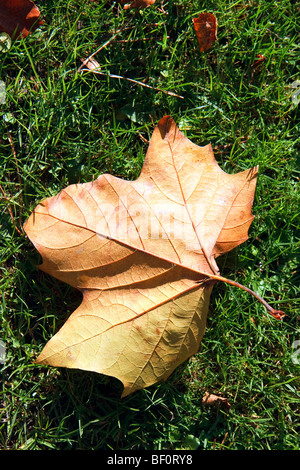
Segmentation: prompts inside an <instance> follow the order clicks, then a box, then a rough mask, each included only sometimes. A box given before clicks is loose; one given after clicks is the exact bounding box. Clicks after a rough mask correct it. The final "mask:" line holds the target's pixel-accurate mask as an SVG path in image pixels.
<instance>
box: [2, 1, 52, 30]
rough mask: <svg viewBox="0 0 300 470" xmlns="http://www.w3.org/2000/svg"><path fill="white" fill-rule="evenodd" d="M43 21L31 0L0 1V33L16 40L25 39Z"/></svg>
mask: <svg viewBox="0 0 300 470" xmlns="http://www.w3.org/2000/svg"><path fill="white" fill-rule="evenodd" d="M42 23H43V21H42V20H41V19H40V11H39V9H38V8H37V6H36V5H35V4H34V2H33V1H31V0H1V9H0V32H5V33H7V34H9V35H10V36H11V37H12V38H14V39H16V38H18V37H20V36H22V37H24V38H25V37H26V36H28V34H29V32H32V31H34V30H35V29H36V28H37V27H38V26H39V25H41V24H42Z"/></svg>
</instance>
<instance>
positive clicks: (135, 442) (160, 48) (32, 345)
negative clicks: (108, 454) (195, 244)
mask: <svg viewBox="0 0 300 470" xmlns="http://www.w3.org/2000/svg"><path fill="white" fill-rule="evenodd" d="M36 3H37V4H38V6H39V7H40V10H41V12H42V17H43V18H44V19H45V23H44V25H43V26H41V27H40V28H39V29H38V30H37V31H36V32H35V33H34V34H32V35H31V36H28V37H27V38H26V39H25V40H19V41H16V42H14V43H13V44H12V46H11V48H10V49H9V50H8V51H7V52H0V80H2V81H4V82H5V85H6V92H7V94H6V103H5V104H2V105H0V110H1V119H0V128H1V138H0V184H1V188H2V190H1V193H0V217H1V239H0V259H1V277H0V286H1V296H2V303H1V306H0V309H1V310H0V312H1V313H0V339H1V340H2V341H4V342H5V344H6V361H5V363H4V364H0V373H1V391H0V447H1V448H3V449H47V448H49V449H152V450H157V449H184V448H199V449H219V448H224V449H234V450H238V449H299V437H298V435H299V401H300V395H299V377H300V372H299V371H300V369H299V364H297V361H296V360H295V358H296V359H297V357H296V356H295V354H294V356H293V353H295V349H293V343H294V341H296V340H300V331H299V313H298V312H299V300H298V301H297V298H298V297H299V274H298V266H299V258H298V255H299V189H298V188H299V167H298V166H297V161H296V159H297V147H298V146H299V130H300V126H299V118H298V116H299V109H298V108H299V107H297V106H296V105H294V104H293V103H292V101H291V95H292V92H293V91H294V90H293V89H292V88H291V85H292V83H293V82H294V81H295V80H296V79H299V71H298V69H297V59H298V56H299V46H297V40H298V39H297V34H298V23H297V17H296V6H295V5H294V4H293V2H290V1H282V2H273V1H272V2H269V1H262V2H256V3H254V2H243V1H239V2H236V1H235V2H232V1H229V2H228V1H226V2H225V1H214V2H210V1H201V2H199V1H188V0H182V1H169V2H167V1H166V2H164V4H163V7H162V5H161V2H160V1H157V4H158V5H157V7H156V5H155V7H152V8H149V9H147V10H144V11H142V12H140V13H136V12H126V13H125V12H124V11H122V10H121V9H119V8H118V6H117V4H116V3H114V2H92V1H91V2H89V1H75V0H67V1H65V0H64V1H62V0H56V1H44V0H40V1H38V0H37V1H36ZM201 11H211V12H214V13H215V15H216V16H217V18H218V23H219V29H218V41H217V42H216V43H215V44H214V45H213V46H212V47H211V49H210V50H209V51H208V52H206V53H201V54H200V53H199V52H198V49H197V40H196V37H195V34H194V31H193V27H192V17H193V16H196V15H197V14H198V13H199V12H201ZM118 30H120V32H119V33H118V35H117V36H116V38H115V39H114V40H112V41H111V42H109V44H108V45H107V46H105V47H104V48H103V49H102V50H101V51H100V52H99V54H97V55H96V56H95V59H96V60H97V61H98V62H99V64H100V66H101V71H102V72H103V73H104V75H102V76H99V75H95V74H92V73H87V72H85V73H78V68H79V67H80V65H81V63H82V62H81V59H84V58H86V57H88V56H89V55H90V54H91V53H93V52H94V51H96V50H97V49H98V48H99V47H100V46H101V45H103V44H104V43H105V42H106V41H109V40H110V38H112V37H113V36H114V35H115V33H116V31H118ZM259 54H261V55H263V56H264V57H265V60H264V61H263V62H261V64H260V65H259V66H257V67H254V66H253V65H254V62H255V60H256V59H257V56H258V55H259ZM111 74H114V75H119V76H121V77H124V78H122V79H115V78H111V77H110V75H111ZM297 74H298V75H297ZM126 78H130V79H133V80H137V81H140V82H142V83H145V84H147V85H149V86H150V87H152V88H145V87H143V86H140V85H138V84H135V83H132V82H130V81H128V80H126ZM157 88H159V89H160V90H162V91H157ZM168 92H171V93H175V94H177V95H180V96H183V99H182V98H178V97H176V96H173V95H171V94H168ZM165 114H170V115H172V116H173V117H174V119H175V121H176V122H177V124H178V125H179V127H180V128H181V130H182V131H183V132H184V133H185V134H186V135H187V137H189V138H190V139H191V140H193V142H195V143H196V144H198V145H205V144H207V143H208V142H211V143H212V146H213V149H214V152H215V156H216V159H217V161H218V163H219V164H220V166H221V167H222V169H223V170H224V171H226V172H228V173H236V172H238V171H242V170H245V169H247V168H250V167H252V166H254V165H259V177H258V185H257V191H256V196H255V201H254V205H253V212H254V214H255V216H256V217H255V219H254V222H253V223H252V226H251V229H250V239H249V241H248V242H246V243H244V244H243V245H241V247H240V248H239V249H237V250H235V252H234V253H230V254H229V255H228V256H226V257H224V258H222V259H220V260H218V264H219V266H220V269H221V272H222V274H224V275H226V276H227V277H230V278H232V279H235V280H236V281H237V282H240V283H242V284H244V285H247V286H248V287H250V288H251V289H253V290H255V291H256V292H258V293H259V294H260V295H262V296H263V297H264V298H265V299H266V300H267V301H268V302H269V303H270V304H271V305H272V306H274V307H275V308H280V309H282V310H285V312H286V314H287V316H286V318H285V319H284V321H283V322H278V321H276V320H274V319H273V318H272V317H270V316H269V315H268V314H267V313H266V312H265V310H264V308H263V307H262V305H261V304H259V303H258V302H256V300H255V299H253V298H252V297H251V296H249V295H247V294H246V293H245V292H243V291H240V290H238V289H236V288H233V287H229V286H227V285H222V284H218V285H216V287H215V288H214V291H213V295H212V299H211V308H210V314H209V319H208V328H207V331H206V334H205V337H204V340H203V342H202V345H201V349H200V351H199V353H198V354H197V355H196V356H195V357H193V358H192V359H190V360H189V361H187V362H186V363H185V364H183V365H182V366H180V367H179V368H178V369H177V370H176V371H175V372H174V374H173V375H172V376H171V378H170V379H169V380H168V381H167V382H166V383H164V384H159V385H155V386H152V387H150V388H149V389H147V390H143V391H141V392H137V393H135V394H133V395H131V396H129V397H126V398H125V399H122V400H120V398H119V396H120V391H121V386H120V383H119V382H118V381H116V380H114V379H109V378H107V377H102V376H100V375H96V374H92V373H87V372H83V371H76V370H64V369H54V368H45V367H44V368H43V367H40V366H38V365H36V364H34V359H35V358H36V357H37V355H38V353H39V352H40V351H41V349H42V347H43V346H44V345H45V343H46V342H47V341H48V340H49V339H50V338H51V337H52V336H53V334H54V333H55V331H57V329H58V328H59V327H60V326H61V325H62V324H63V323H64V321H65V319H66V318H67V316H68V315H69V314H70V313H71V312H72V311H74V309H75V308H76V307H77V306H78V305H79V303H80V301H81V296H80V294H79V293H77V292H74V291H73V290H72V289H71V288H70V287H68V286H66V285H64V284H62V283H60V282H59V281H56V280H55V279H53V278H50V276H47V275H46V274H44V273H42V272H41V271H38V270H37V269H36V268H35V266H36V264H38V263H39V257H38V255H37V253H36V251H35V249H34V248H33V246H32V245H31V243H30V242H29V240H28V239H27V238H26V237H25V235H24V233H23V232H22V224H23V223H24V221H25V220H26V219H27V217H28V216H29V214H30V213H31V211H32V210H33V208H34V207H35V206H36V205H37V203H38V202H40V201H41V200H42V199H44V198H45V197H48V196H50V195H54V194H57V192H59V191H60V190H61V189H62V188H64V187H65V186H67V185H68V184H72V183H77V182H85V181H90V180H92V179H94V178H96V177H97V176H98V175H99V174H101V173H103V172H108V173H111V174H113V175H115V176H119V177H122V178H126V179H134V178H136V177H137V176H138V175H139V172H140V169H141V167H142V164H143V160H144V156H145V152H146V151H147V141H149V139H150V137H151V134H152V132H153V127H154V125H155V124H156V123H157V121H158V120H159V119H160V118H161V117H162V116H164V115H165ZM297 302H298V303H297ZM297 309H298V310H297ZM293 358H294V360H293ZM299 360H300V359H299ZM206 391H208V392H212V393H215V394H219V395H220V396H225V397H227V398H228V401H229V403H230V404H231V408H230V410H229V411H228V410H226V409H224V408H222V407H220V408H218V407H217V408H208V407H204V406H203V404H202V397H203V395H204V393H205V392H206Z"/></svg>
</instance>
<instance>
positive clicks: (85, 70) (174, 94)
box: [81, 61, 184, 99]
mask: <svg viewBox="0 0 300 470" xmlns="http://www.w3.org/2000/svg"><path fill="white" fill-rule="evenodd" d="M84 62H86V61H84ZM81 72H92V73H96V74H98V75H103V76H105V77H110V78H119V79H121V80H127V81H129V82H132V83H136V84H137V85H140V86H143V87H146V88H151V89H152V90H156V91H161V92H162V93H166V94H167V95H171V96H176V98H181V99H184V96H180V95H177V94H176V93H173V91H167V90H161V89H160V88H156V87H153V86H150V85H147V84H146V83H143V82H139V81H138V80H134V79H133V78H127V77H122V76H121V75H113V74H110V73H104V72H100V71H99V70H95V69H93V70H90V69H81Z"/></svg>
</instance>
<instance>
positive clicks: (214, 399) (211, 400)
mask: <svg viewBox="0 0 300 470" xmlns="http://www.w3.org/2000/svg"><path fill="white" fill-rule="evenodd" d="M202 403H203V405H207V406H216V405H217V406H219V405H220V404H222V405H224V406H225V407H226V408H228V409H229V408H231V405H230V403H229V402H228V399H227V398H225V397H219V396H218V395H214V394H213V393H208V392H205V394H204V396H203V398H202Z"/></svg>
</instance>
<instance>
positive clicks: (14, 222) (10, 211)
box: [0, 184, 24, 235]
mask: <svg viewBox="0 0 300 470" xmlns="http://www.w3.org/2000/svg"><path fill="white" fill-rule="evenodd" d="M0 191H1V192H2V194H3V197H4V199H5V200H6V201H7V202H8V204H7V208H8V212H9V215H10V218H11V221H12V223H13V226H14V227H15V229H16V231H17V232H18V233H19V235H24V234H23V233H22V232H21V230H19V229H18V227H17V224H16V221H15V218H14V215H13V211H12V208H11V207H10V204H9V198H8V197H7V196H6V194H5V191H4V189H3V188H2V186H1V184H0Z"/></svg>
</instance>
